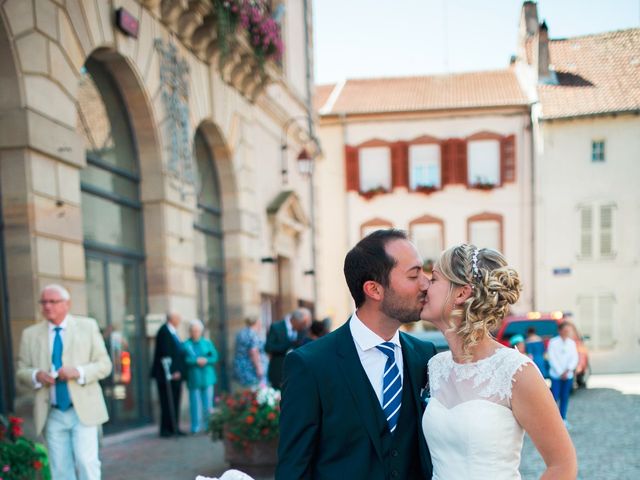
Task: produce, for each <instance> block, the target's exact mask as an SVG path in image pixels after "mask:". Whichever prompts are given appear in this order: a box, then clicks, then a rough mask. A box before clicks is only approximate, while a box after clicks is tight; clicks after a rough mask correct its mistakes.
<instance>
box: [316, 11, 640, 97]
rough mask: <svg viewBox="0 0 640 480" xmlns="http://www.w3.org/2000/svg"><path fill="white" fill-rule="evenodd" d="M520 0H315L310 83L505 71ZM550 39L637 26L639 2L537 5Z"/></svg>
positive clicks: (513, 44) (514, 37)
mask: <svg viewBox="0 0 640 480" xmlns="http://www.w3.org/2000/svg"><path fill="white" fill-rule="evenodd" d="M522 3H523V2H522V1H521V0H485V1H484V2H481V1H478V0H313V15H314V29H313V30H314V49H315V83H316V84H318V85H320V84H327V83H335V82H339V81H341V80H344V79H348V78H371V77H392V76H407V75H430V74H438V73H452V72H464V71H474V70H493V69H499V68H506V67H507V66H508V65H509V58H510V57H511V55H513V54H514V53H515V51H516V41H517V32H518V22H519V19H520V10H521V8H522ZM538 16H539V18H540V20H541V21H542V20H546V21H547V25H548V27H549V36H550V38H563V37H571V36H577V35H586V34H591V33H599V32H605V31H609V30H619V29H624V28H633V27H640V0H539V1H538Z"/></svg>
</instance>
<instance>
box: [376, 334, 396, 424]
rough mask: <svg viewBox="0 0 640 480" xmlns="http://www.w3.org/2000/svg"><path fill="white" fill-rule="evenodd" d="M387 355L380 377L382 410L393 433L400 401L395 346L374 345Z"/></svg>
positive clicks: (388, 343)
mask: <svg viewBox="0 0 640 480" xmlns="http://www.w3.org/2000/svg"><path fill="white" fill-rule="evenodd" d="M376 348H377V349H378V350H380V351H381V352H382V353H384V354H385V355H386V356H387V363H386V364H385V366H384V377H383V379H382V411H383V412H384V416H385V417H386V419H387V424H388V425H389V431H390V432H391V433H393V432H394V431H395V429H396V427H397V426H398V418H399V417H400V406H401V403H402V378H401V377H400V370H398V365H397V364H396V356H395V347H394V344H393V343H391V342H384V343H381V344H380V345H378V346H376Z"/></svg>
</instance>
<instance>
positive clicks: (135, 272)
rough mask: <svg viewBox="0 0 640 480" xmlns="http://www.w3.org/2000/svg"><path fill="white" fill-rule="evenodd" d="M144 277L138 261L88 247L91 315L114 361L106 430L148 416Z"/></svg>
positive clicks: (106, 387) (108, 387)
mask: <svg viewBox="0 0 640 480" xmlns="http://www.w3.org/2000/svg"><path fill="white" fill-rule="evenodd" d="M141 277H142V263H141V262H140V261H138V260H135V259H127V258H121V257H115V256H111V255H105V254H101V253H99V252H87V299H88V304H89V305H88V307H89V316H91V317H92V318H95V319H96V320H97V322H98V325H99V326H100V331H101V332H102V335H103V337H104V341H105V345H106V347H107V351H108V352H109V355H110V357H111V362H112V363H113V371H112V373H111V375H110V376H109V377H108V378H106V379H104V380H103V381H102V387H103V391H104V395H105V399H106V401H107V408H108V410H109V416H110V421H109V423H108V424H107V425H106V428H105V429H106V430H107V431H108V430H112V431H113V430H117V429H119V428H122V427H123V426H125V424H128V425H127V426H130V425H131V424H132V423H141V422H145V421H148V415H147V414H146V412H148V408H147V403H148V398H146V392H147V390H146V389H144V388H143V387H142V386H143V385H145V384H146V383H147V382H146V378H147V376H146V375H145V372H146V371H147V362H146V360H145V359H146V357H145V355H144V354H143V352H144V351H145V350H144V328H143V318H142V317H143V314H142V312H143V306H142V305H141V298H142V295H141V291H142V284H141Z"/></svg>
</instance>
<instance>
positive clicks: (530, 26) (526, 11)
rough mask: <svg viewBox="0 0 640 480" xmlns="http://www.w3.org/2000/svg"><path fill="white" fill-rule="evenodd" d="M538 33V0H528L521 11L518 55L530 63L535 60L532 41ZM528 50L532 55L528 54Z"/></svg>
mask: <svg viewBox="0 0 640 480" xmlns="http://www.w3.org/2000/svg"><path fill="white" fill-rule="evenodd" d="M537 33H538V4H537V3H536V2H531V1H526V2H524V3H523V4H522V10H521V11H520V26H519V28H518V50H517V57H518V59H519V60H522V61H524V62H526V63H528V64H529V65H531V64H532V63H533V61H534V59H533V58H531V57H533V55H535V53H533V52H531V48H530V47H531V45H530V44H531V42H533V41H534V37H535V36H536V35H537ZM527 52H529V53H530V55H527Z"/></svg>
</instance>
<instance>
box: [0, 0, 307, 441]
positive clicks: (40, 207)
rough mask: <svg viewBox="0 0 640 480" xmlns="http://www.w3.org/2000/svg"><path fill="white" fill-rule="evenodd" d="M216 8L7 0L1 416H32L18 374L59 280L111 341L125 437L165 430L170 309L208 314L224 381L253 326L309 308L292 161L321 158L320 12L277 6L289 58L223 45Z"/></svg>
mask: <svg viewBox="0 0 640 480" xmlns="http://www.w3.org/2000/svg"><path fill="white" fill-rule="evenodd" d="M220 4H221V2H216V1H211V0H195V1H190V2H184V1H175V0H140V1H135V0H114V1H109V0H82V1H81V0H66V1H62V0H3V1H0V64H1V65H2V68H1V69H0V186H1V198H0V200H1V202H2V223H1V225H2V242H3V252H2V253H3V255H2V259H3V262H2V263H3V264H2V292H3V295H2V317H1V318H2V319H1V322H0V325H1V326H2V328H1V329H0V342H1V345H0V349H1V350H2V355H1V362H2V363H1V365H0V367H1V368H2V374H1V377H2V382H1V384H2V385H1V387H2V395H1V397H2V405H0V407H2V409H3V410H5V411H6V410H10V409H15V410H18V411H20V410H21V409H22V408H23V407H25V402H26V400H25V398H27V397H25V396H22V395H21V394H19V393H16V392H15V390H14V383H13V380H12V373H11V372H12V370H13V368H14V364H13V362H14V358H15V356H16V355H17V351H18V344H19V339H20V335H21V332H22V330H23V329H24V328H26V327H27V326H29V325H31V324H33V323H34V322H36V321H38V320H39V319H40V316H39V308H38V297H39V291H40V289H41V288H42V287H43V286H44V285H46V284H49V283H54V282H55V283H60V284H62V285H64V286H65V287H67V288H68V289H69V290H70V292H71V294H72V313H74V314H78V315H88V316H91V317H93V318H96V320H97V321H98V323H99V325H100V327H101V329H102V331H103V333H104V337H105V341H106V343H107V346H108V347H109V348H110V351H111V354H112V359H113V361H114V365H115V370H114V375H113V377H112V378H110V379H109V380H108V382H106V383H105V385H104V388H105V391H106V392H107V397H108V405H109V409H110V413H111V418H112V420H111V422H110V424H111V425H112V426H113V427H114V428H116V427H118V428H119V427H124V428H126V427H127V426H129V425H132V424H135V423H138V422H141V421H148V420H150V419H151V416H152V411H153V405H154V401H153V398H152V394H151V389H150V388H149V377H148V363H149V355H150V353H151V350H152V346H153V336H154V334H155V331H156V329H157V328H158V327H159V325H160V324H161V323H162V322H163V315H164V314H165V312H167V311H177V312H179V313H181V314H182V315H183V316H184V317H185V318H186V319H190V318H198V317H199V318H202V320H203V321H204V323H205V325H206V326H207V328H208V331H209V333H210V335H211V337H212V339H213V340H214V342H215V343H216V345H217V346H218V349H219V350H221V351H222V352H223V357H222V358H223V359H222V361H221V363H220V365H219V367H220V374H221V382H222V386H223V387H224V386H226V385H228V382H229V377H230V371H229V360H230V355H231V353H232V347H233V337H234V334H235V332H236V331H237V330H238V329H240V328H241V327H242V326H243V325H244V319H245V318H246V317H247V316H250V315H262V317H263V319H264V320H266V322H267V323H268V322H269V321H270V319H271V318H273V317H275V316H278V315H281V314H282V313H283V312H286V311H288V310H289V309H291V308H293V307H295V306H298V305H300V304H305V305H310V306H313V302H314V279H313V275H311V274H310V273H313V272H309V271H310V270H312V268H313V260H312V258H313V256H312V250H311V249H312V243H313V242H311V230H312V229H311V221H312V215H311V214H310V211H311V210H312V209H310V203H309V199H310V193H311V192H310V190H311V189H312V185H311V180H310V178H309V177H308V176H305V175H302V174H300V173H298V170H297V169H296V166H295V164H296V157H297V155H298V152H300V151H301V150H302V149H303V148H305V147H306V153H307V154H308V155H307V156H309V155H314V154H315V153H316V151H315V149H317V143H316V142H311V143H309V139H310V138H311V137H312V135H313V131H312V122H311V120H310V117H309V108H308V106H309V105H310V103H309V91H310V88H309V84H310V81H311V76H310V72H311V61H312V59H311V54H310V52H311V51H312V49H311V45H310V40H309V39H310V38H311V8H310V2H306V1H305V2H300V1H296V0H280V1H274V2H264V5H263V8H264V10H263V11H264V12H267V13H266V14H273V17H274V18H275V17H276V13H277V17H278V18H277V21H278V24H279V28H280V32H281V36H282V40H283V42H284V45H285V49H284V54H283V56H282V58H281V59H279V60H277V61H275V60H268V59H267V60H266V61H261V58H260V56H259V55H256V53H255V51H254V50H253V49H252V47H251V45H250V39H248V37H246V36H245V35H244V33H243V31H242V29H241V28H239V29H238V30H237V32H234V33H227V34H226V36H225V33H224V31H223V29H222V28H221V27H220V25H222V23H220V8H219V7H220ZM132 34H133V35H132ZM305 272H307V274H305ZM182 333H183V335H185V334H186V328H185V330H184V331H183V332H182ZM127 356H128V359H129V360H130V361H131V363H130V370H129V371H128V372H127V371H126V370H127V369H126V366H124V365H123V363H124V364H126V363H127ZM123 360H125V361H124V362H123Z"/></svg>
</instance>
